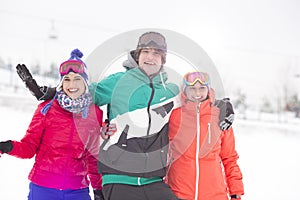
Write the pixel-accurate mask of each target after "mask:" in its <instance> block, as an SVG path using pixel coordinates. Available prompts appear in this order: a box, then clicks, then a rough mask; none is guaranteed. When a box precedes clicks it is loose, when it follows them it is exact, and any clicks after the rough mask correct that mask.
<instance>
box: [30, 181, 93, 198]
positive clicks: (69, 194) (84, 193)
mask: <svg viewBox="0 0 300 200" xmlns="http://www.w3.org/2000/svg"><path fill="white" fill-rule="evenodd" d="M28 200H91V197H90V195H89V188H83V189H78V190H59V189H53V188H47V187H42V186H39V185H36V184H34V183H30V184H29V194H28Z"/></svg>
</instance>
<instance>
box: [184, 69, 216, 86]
mask: <svg viewBox="0 0 300 200" xmlns="http://www.w3.org/2000/svg"><path fill="white" fill-rule="evenodd" d="M197 81H199V83H200V84H202V85H207V86H209V83H210V79H209V76H208V74H207V73H205V72H191V73H187V74H186V75H185V76H184V79H183V82H184V84H185V85H186V86H193V85H195V84H196V82H197Z"/></svg>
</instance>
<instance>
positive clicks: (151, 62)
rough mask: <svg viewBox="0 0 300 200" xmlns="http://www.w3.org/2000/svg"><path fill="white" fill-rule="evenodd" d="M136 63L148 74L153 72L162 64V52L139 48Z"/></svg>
mask: <svg viewBox="0 0 300 200" xmlns="http://www.w3.org/2000/svg"><path fill="white" fill-rule="evenodd" d="M138 63H139V67H140V68H141V69H142V70H144V71H145V72H146V73H147V75H148V76H150V75H152V74H155V73H157V72H159V70H160V68H161V66H162V53H161V52H160V51H158V50H156V49H152V48H149V49H148V48H144V49H142V50H141V53H140V55H139V60H138Z"/></svg>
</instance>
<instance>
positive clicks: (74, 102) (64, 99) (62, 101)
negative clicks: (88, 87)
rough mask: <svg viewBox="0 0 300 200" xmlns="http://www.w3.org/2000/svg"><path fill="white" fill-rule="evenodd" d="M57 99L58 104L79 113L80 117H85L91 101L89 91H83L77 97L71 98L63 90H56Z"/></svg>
mask: <svg viewBox="0 0 300 200" xmlns="http://www.w3.org/2000/svg"><path fill="white" fill-rule="evenodd" d="M57 93H58V94H57V101H58V103H59V105H60V106H61V107H62V108H64V109H65V110H67V111H69V112H71V113H76V114H77V113H81V112H82V118H87V115H88V110H89V106H90V104H91V103H92V97H91V95H90V93H84V94H82V95H81V96H80V97H78V98H77V99H71V98H70V97H69V96H68V95H66V94H65V93H64V92H63V91H59V92H57Z"/></svg>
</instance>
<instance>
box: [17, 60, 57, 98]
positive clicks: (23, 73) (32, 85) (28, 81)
mask: <svg viewBox="0 0 300 200" xmlns="http://www.w3.org/2000/svg"><path fill="white" fill-rule="evenodd" d="M16 70H17V73H18V75H19V77H20V78H21V79H22V81H23V82H24V83H25V85H26V87H27V88H28V89H29V91H30V92H31V94H32V95H33V96H35V98H36V99H37V100H39V101H40V100H49V99H52V98H53V97H54V95H55V93H56V88H49V87H47V86H42V87H40V86H39V85H38V84H37V83H36V81H35V80H34V79H33V77H32V75H31V73H30V71H29V70H28V68H27V67H26V65H24V64H18V65H17V66H16Z"/></svg>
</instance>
